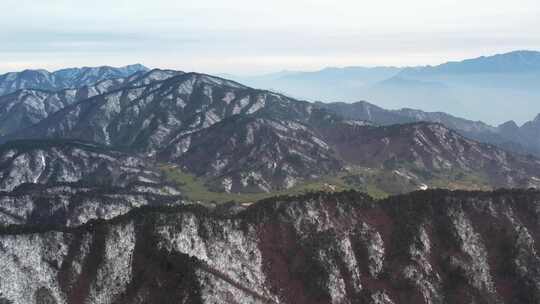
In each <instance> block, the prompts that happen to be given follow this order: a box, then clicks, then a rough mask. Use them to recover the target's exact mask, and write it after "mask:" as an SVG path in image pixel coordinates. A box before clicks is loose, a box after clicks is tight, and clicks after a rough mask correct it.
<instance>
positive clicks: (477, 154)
mask: <svg viewBox="0 0 540 304" xmlns="http://www.w3.org/2000/svg"><path fill="white" fill-rule="evenodd" d="M323 132H324V134H325V135H324V137H325V138H326V139H327V140H328V142H329V143H330V144H331V145H332V146H333V147H334V148H335V150H336V151H337V152H338V153H339V155H340V157H341V158H342V159H343V160H344V161H345V162H348V163H353V164H358V165H362V166H369V167H386V168H388V169H406V168H409V169H410V168H413V169H414V170H415V171H417V172H418V171H419V172H423V173H424V174H427V175H435V174H437V173H440V172H456V171H457V172H461V173H463V172H465V173H467V172H468V173H472V174H479V175H482V176H483V177H485V178H486V179H487V182H488V184H490V185H492V186H493V187H524V188H527V187H538V186H540V183H539V182H540V160H538V159H536V158H534V157H530V156H519V155H513V154H511V153H509V152H506V151H505V150H502V149H500V148H497V147H495V146H491V145H487V144H482V143H478V142H476V141H473V140H469V139H466V138H464V137H462V136H461V135H459V134H458V133H457V132H454V131H452V130H450V129H448V128H446V127H444V126H443V125H441V124H433V123H412V124H405V125H392V126H387V127H371V126H361V127H357V126H351V125H349V124H342V125H337V126H336V127H335V128H331V129H326V130H323Z"/></svg>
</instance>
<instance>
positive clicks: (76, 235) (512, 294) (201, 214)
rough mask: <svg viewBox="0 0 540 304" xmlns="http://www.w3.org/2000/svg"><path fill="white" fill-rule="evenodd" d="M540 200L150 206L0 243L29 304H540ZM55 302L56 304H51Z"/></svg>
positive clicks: (16, 289) (308, 200) (6, 270)
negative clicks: (218, 208)
mask: <svg viewBox="0 0 540 304" xmlns="http://www.w3.org/2000/svg"><path fill="white" fill-rule="evenodd" d="M539 210H540V193H538V192H532V191H499V192H494V193H480V192H478V193H467V192H448V191H426V192H417V193H413V194H410V195H406V196H398V197H393V198H391V199H388V200H386V201H378V202H375V201H373V200H372V199H370V198H369V197H367V196H364V195H362V194H359V193H355V192H345V193H340V194H331V195H330V194H312V195H307V196H302V197H295V198H276V199H271V200H266V201H261V202H259V203H257V204H255V205H253V206H251V207H249V208H247V209H245V210H243V211H239V212H237V213H232V214H229V215H223V213H216V212H212V211H210V210H208V209H204V208H202V207H197V206H185V207H167V208H163V207H162V208H158V209H155V208H154V209H149V208H143V209H140V210H135V211H132V212H130V213H128V214H125V215H123V216H120V217H118V218H115V219H112V220H109V221H98V222H91V223H89V224H86V225H84V226H81V227H78V228H68V229H66V228H61V226H58V227H57V228H56V229H46V228H44V227H41V228H40V227H36V226H34V227H27V226H11V227H7V228H3V229H2V231H1V235H0V274H1V275H0V298H3V300H4V301H9V302H11V303H14V304H18V303H25V304H26V303H83V302H84V303H169V302H172V301H177V302H182V303H295V304H302V303H538V301H540V285H539V284H538V282H539V281H540V276H539V273H540V258H539V257H538V254H537V251H536V246H537V245H536V244H537V242H538V240H539V221H538V217H539V216H540V213H539ZM44 301H45V302H44Z"/></svg>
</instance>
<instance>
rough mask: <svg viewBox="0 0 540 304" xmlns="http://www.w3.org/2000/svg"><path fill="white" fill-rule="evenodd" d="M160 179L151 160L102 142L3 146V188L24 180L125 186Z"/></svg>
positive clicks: (0, 176)
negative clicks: (118, 149) (100, 144)
mask: <svg viewBox="0 0 540 304" xmlns="http://www.w3.org/2000/svg"><path fill="white" fill-rule="evenodd" d="M135 181H143V182H151V183H158V182H160V172H159V171H158V170H157V169H156V168H155V167H153V166H152V164H151V162H148V161H147V160H145V159H143V158H141V157H138V156H135V155H130V154H127V153H123V152H118V151H114V150H110V149H107V148H105V147H102V146H98V145H94V144H88V143H82V142H71V141H60V140H57V141H55V140H48V141H37V140H36V141H15V142H10V143H7V144H4V145H2V146H0V191H11V190H13V189H14V188H16V187H17V186H19V185H21V184H24V183H36V184H50V183H58V182H86V183H89V184H97V185H110V186H113V185H114V186H125V185H127V184H129V183H132V182H135Z"/></svg>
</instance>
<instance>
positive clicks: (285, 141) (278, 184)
mask: <svg viewBox="0 0 540 304" xmlns="http://www.w3.org/2000/svg"><path fill="white" fill-rule="evenodd" d="M150 73H155V74H154V76H152V77H148V76H146V78H143V79H139V80H133V81H131V82H128V83H137V84H138V85H126V86H125V87H122V88H120V89H118V90H114V91H112V92H108V93H105V94H101V95H98V96H95V97H93V98H89V99H85V100H82V101H80V102H76V103H74V104H72V105H69V106H67V107H65V108H64V109H62V110H60V111H58V112H56V113H54V114H53V115H51V116H49V117H48V118H46V119H44V120H42V121H41V122H39V123H38V124H36V125H34V126H32V127H30V128H28V129H26V130H23V131H22V132H19V133H16V134H15V135H12V136H8V137H6V138H7V139H12V138H64V139H77V140H84V141H90V142H97V143H99V144H103V145H107V146H112V147H122V148H125V149H130V150H136V151H139V152H144V153H147V154H148V155H150V156H156V157H157V158H158V159H159V160H160V161H161V162H164V163H169V164H170V163H172V164H174V165H176V166H178V167H179V168H180V169H182V170H183V171H185V172H187V173H191V174H194V175H196V176H197V177H200V178H202V182H203V183H204V184H206V186H208V187H209V188H210V189H212V190H220V191H225V192H258V191H262V192H271V191H277V190H284V189H289V188H291V187H293V186H295V185H297V184H299V183H302V182H307V181H310V180H314V179H320V178H322V177H328V176H336V175H339V174H340V173H341V172H342V171H343V170H344V169H347V168H348V167H349V166H350V165H354V166H364V167H365V166H367V167H369V168H374V167H375V168H379V169H380V168H383V169H386V168H385V167H384V166H383V165H384V164H385V163H386V162H388V161H389V160H393V161H395V162H398V163H408V164H410V165H411V166H412V167H413V169H414V170H421V171H422V172H426V173H428V175H429V174H431V175H438V173H439V171H444V172H445V173H444V174H443V175H442V176H439V177H440V178H441V179H442V180H440V183H438V184H434V183H433V181H431V180H425V179H423V180H421V179H418V180H417V181H416V182H415V184H416V186H414V187H415V188H413V189H418V188H425V187H426V186H436V187H441V186H442V187H446V186H447V185H446V184H448V178H449V177H452V179H457V180H460V179H461V178H468V177H469V176H468V175H471V174H473V173H474V175H481V177H480V179H482V183H481V185H482V187H481V188H482V189H484V188H486V189H487V188H493V187H501V186H504V187H517V186H519V187H529V186H534V187H536V186H537V184H538V181H537V180H536V179H537V178H538V176H540V173H539V167H538V164H537V163H538V161H537V160H536V159H534V158H525V157H518V156H512V155H511V154H509V153H507V152H504V151H501V150H499V149H495V148H494V147H490V146H486V145H480V144H478V143H476V142H473V141H470V140H467V139H465V138H463V137H462V136H459V135H458V134H456V133H453V132H450V131H449V130H447V129H445V128H441V130H443V129H444V130H443V131H441V132H442V133H441V134H439V133H438V132H439V131H440V130H439V129H437V128H438V127H439V126H437V127H434V128H431V127H429V128H428V129H427V130H425V131H426V132H427V134H428V135H429V136H432V140H433V142H430V143H424V144H426V145H427V146H428V147H429V149H424V150H422V147H421V145H420V144H421V143H422V140H423V138H419V136H420V135H419V134H417V132H413V131H412V129H411V128H410V126H395V127H393V128H391V129H392V130H397V131H395V132H394V131H392V132H394V133H395V134H401V135H400V136H401V137H402V138H401V139H398V138H392V139H393V140H395V141H394V142H399V143H400V144H399V145H397V146H392V147H391V149H390V150H389V153H390V154H388V155H386V154H377V153H375V152H374V151H375V150H369V149H383V148H384V147H382V146H380V145H381V143H384V142H385V140H386V139H385V136H395V135H393V134H386V133H387V132H388V130H389V129H388V128H384V127H380V128H376V127H374V126H369V123H368V125H366V122H363V121H359V120H358V119H368V120H380V121H383V122H385V123H395V122H403V121H408V120H420V119H424V118H426V117H427V118H429V119H431V120H435V121H444V122H446V123H449V124H452V125H454V126H456V127H460V128H462V129H463V130H464V131H462V133H467V132H470V133H475V132H476V133H479V132H482V130H489V127H488V126H486V125H484V124H482V123H478V122H471V121H467V120H463V119H459V118H455V117H452V116H450V115H445V114H444V113H425V112H420V111H414V110H401V111H386V110H383V109H381V108H378V107H375V106H372V105H370V104H368V103H358V104H355V105H352V106H351V107H349V106H348V105H345V104H335V105H337V106H338V107H339V108H340V109H341V110H340V111H336V112H338V113H339V114H347V111H346V110H347V109H353V110H352V111H348V112H349V113H348V116H349V117H354V118H355V119H354V120H347V119H343V118H342V117H341V116H339V115H336V114H334V113H332V112H331V111H329V110H327V109H320V107H327V108H330V109H332V108H333V106H334V105H326V106H323V105H321V104H317V105H314V104H311V103H308V102H304V101H298V100H295V99H292V98H288V97H286V96H283V95H280V94H276V93H273V92H268V91H262V90H255V89H251V88H249V87H246V86H243V85H241V84H238V83H236V82H233V81H229V80H225V79H221V78H217V77H212V76H209V75H204V74H197V73H179V74H178V75H176V76H172V77H169V78H167V76H170V74H169V72H163V71H153V72H150ZM163 73H165V76H163V75H162V74H163ZM147 75H148V74H147ZM148 78H150V79H151V80H150V81H146V80H145V79H148ZM162 79H164V80H162ZM342 127H343V128H345V129H343V130H340V128H342ZM371 130H376V131H373V132H372V131H371ZM400 130H401V131H400ZM400 132H401V133H400ZM444 134H451V136H449V137H445V136H442V135H444ZM424 135H425V134H424ZM343 136H350V137H349V138H345V139H344V138H343ZM363 143H366V145H363ZM373 143H378V144H377V145H375V144H373ZM418 143H420V144H418ZM455 143H459V144H460V145H465V146H467V147H469V146H470V147H474V148H471V149H473V150H474V151H476V152H475V153H469V154H464V155H458V154H459V151H461V150H454V151H451V149H454V148H462V147H461V146H459V147H458V146H454V144H455ZM447 147H450V148H448V149H447ZM441 148H444V149H442V150H441ZM411 151H412V152H411ZM465 152H467V153H468V150H467V151H465ZM351 153H356V154H363V157H364V158H363V159H362V160H361V161H357V160H356V159H354V158H352V157H351ZM411 153H416V154H417V155H410V154H411ZM445 153H451V156H449V155H446V154H445ZM516 160H519V161H516ZM448 162H449V163H450V164H451V165H448V164H447V163H448ZM455 170H460V172H461V171H465V173H467V174H465V175H464V176H461V175H457V172H454V171H455ZM433 171H437V172H433ZM450 172H452V174H451V176H450V175H448V174H450ZM434 173H437V174H434ZM461 173H463V172H461ZM469 173H470V174H469ZM505 174H506V175H505ZM407 176H409V174H407ZM445 183H446V184H445ZM476 184H478V183H476ZM456 187H457V186H456ZM457 188H460V187H457ZM400 189H408V188H401V187H400ZM472 189H478V187H477V186H474V187H472ZM391 193H395V192H394V191H392V192H391Z"/></svg>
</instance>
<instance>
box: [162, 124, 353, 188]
mask: <svg viewBox="0 0 540 304" xmlns="http://www.w3.org/2000/svg"><path fill="white" fill-rule="evenodd" d="M261 116H262V117H257V116H255V117H249V116H238V117H233V118H230V119H226V120H224V121H222V122H220V123H216V124H215V125H213V126H212V127H210V128H207V129H204V130H202V131H200V132H196V133H190V134H187V135H185V136H183V137H181V138H179V139H178V140H177V141H175V142H174V143H173V144H172V145H170V146H169V148H168V149H167V150H166V151H164V153H162V154H161V157H162V158H164V159H166V160H169V161H172V162H174V163H178V164H179V165H181V166H182V168H184V169H185V170H187V171H188V172H192V173H195V174H196V175H198V176H204V177H205V178H206V179H208V183H209V184H210V187H211V188H214V189H219V190H221V191H226V192H231V191H232V192H250V191H256V192H260V191H264V192H270V191H272V190H283V189H289V188H291V187H293V186H294V185H296V184H297V183H298V182H299V181H305V180H312V179H318V178H321V177H324V176H326V175H329V174H335V173H336V172H338V171H340V170H341V168H342V166H343V164H342V163H341V162H340V161H339V160H338V159H336V158H335V156H334V155H333V151H332V149H331V147H330V146H328V144H326V143H325V142H324V140H323V139H321V138H320V137H319V136H318V135H317V134H315V133H314V131H313V130H312V129H310V127H308V126H306V125H305V124H301V123H299V122H295V121H290V120H279V119H270V118H264V117H266V116H265V115H261Z"/></svg>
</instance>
